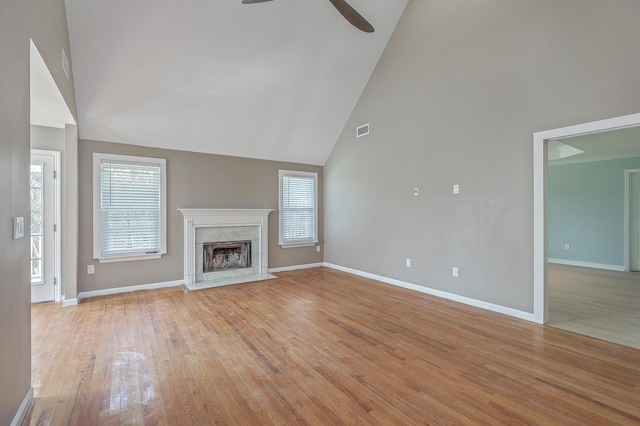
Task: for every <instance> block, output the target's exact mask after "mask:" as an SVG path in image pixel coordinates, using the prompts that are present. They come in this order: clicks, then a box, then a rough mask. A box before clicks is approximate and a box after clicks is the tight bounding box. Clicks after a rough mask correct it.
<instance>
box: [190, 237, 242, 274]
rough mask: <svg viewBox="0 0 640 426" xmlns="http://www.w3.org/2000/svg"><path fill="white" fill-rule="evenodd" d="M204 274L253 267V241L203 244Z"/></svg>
mask: <svg viewBox="0 0 640 426" xmlns="http://www.w3.org/2000/svg"><path fill="white" fill-rule="evenodd" d="M202 260H203V262H202V272H203V273H205V274H206V273H209V272H218V271H227V270H229V269H242V268H250V267H251V241H227V242H223V243H204V244H203V259H202Z"/></svg>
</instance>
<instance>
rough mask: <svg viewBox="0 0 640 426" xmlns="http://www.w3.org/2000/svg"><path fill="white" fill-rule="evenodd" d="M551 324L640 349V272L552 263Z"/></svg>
mask: <svg viewBox="0 0 640 426" xmlns="http://www.w3.org/2000/svg"><path fill="white" fill-rule="evenodd" d="M547 288H548V291H549V325H550V326H553V327H557V328H561V329H563V330H568V331H573V332H576V333H580V334H585V335H587V336H592V337H597V338H599V339H604V340H608V341H610V342H615V343H620V344H622V345H627V346H632V347H634V348H638V349H640V273H639V272H617V271H607V270H604V269H593V268H581V267H577V266H565V265H557V264H549V267H548V279H547Z"/></svg>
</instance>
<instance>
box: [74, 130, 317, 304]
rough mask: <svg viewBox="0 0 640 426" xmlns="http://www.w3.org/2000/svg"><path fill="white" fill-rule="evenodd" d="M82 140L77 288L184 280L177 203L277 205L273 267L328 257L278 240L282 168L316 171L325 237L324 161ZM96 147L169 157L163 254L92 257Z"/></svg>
mask: <svg viewBox="0 0 640 426" xmlns="http://www.w3.org/2000/svg"><path fill="white" fill-rule="evenodd" d="M78 145H79V147H78V157H79V182H80V190H79V196H80V245H79V252H80V257H79V263H78V265H79V266H78V291H79V292H82V291H93V290H101V289H108V288H114V287H126V286H132V285H141V284H151V283H160V282H166V281H174V280H182V279H183V278H184V269H183V268H184V267H183V223H184V222H183V216H182V214H181V213H180V212H179V211H178V209H179V208H243V209H250V208H271V209H274V210H275V211H274V212H272V213H271V214H270V215H269V267H270V268H277V267H283V266H293V265H303V264H309V263H317V262H322V261H323V260H324V259H323V254H324V253H317V252H316V248H315V247H302V248H287V249H283V248H281V247H279V245H278V170H279V169H288V170H302V171H311V172H317V173H318V180H319V188H318V189H319V191H318V198H319V206H318V208H319V211H318V214H319V226H318V233H319V235H320V240H321V243H322V234H323V214H322V212H323V203H322V198H323V195H322V194H323V190H322V180H323V179H322V167H319V166H310V165H302V164H292V163H281V162H275V161H265V160H252V159H246V158H237V157H227V156H220V155H211V154H199V153H193V152H185V151H175V150H165V149H153V148H145V147H139V146H133V145H124V144H114V143H107V142H96V141H88V140H80V141H79V142H78ZM94 152H104V153H111V154H124V155H139V156H145V157H161V158H166V159H167V250H168V254H166V255H164V256H162V258H161V259H157V260H144V261H132V262H117V263H103V264H100V263H99V262H98V261H96V260H93V258H92V253H93V222H92V220H93V218H92V217H93V216H92V215H93V204H92V203H93V187H92V164H93V163H92V161H93V160H92V158H93V153H94ZM88 264H93V265H95V274H93V275H88V274H87V265H88Z"/></svg>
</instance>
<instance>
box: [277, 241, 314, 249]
mask: <svg viewBox="0 0 640 426" xmlns="http://www.w3.org/2000/svg"><path fill="white" fill-rule="evenodd" d="M316 244H318V241H313V242H309V243H291V244H280V247H282V248H298V247H313V246H315V245H316Z"/></svg>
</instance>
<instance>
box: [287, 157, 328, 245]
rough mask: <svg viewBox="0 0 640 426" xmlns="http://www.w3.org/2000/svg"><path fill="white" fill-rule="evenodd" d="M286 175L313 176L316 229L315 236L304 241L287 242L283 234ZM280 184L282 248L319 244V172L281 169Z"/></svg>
mask: <svg viewBox="0 0 640 426" xmlns="http://www.w3.org/2000/svg"><path fill="white" fill-rule="evenodd" d="M285 176H286V177H305V178H309V177H311V178H313V187H314V188H313V189H314V194H313V196H314V203H313V222H314V224H313V225H314V230H313V234H314V235H313V238H312V239H309V240H304V241H292V242H286V241H285V239H284V235H283V230H284V226H283V222H284V209H283V199H282V192H283V191H282V189H283V182H284V178H285ZM278 178H279V184H278V207H279V209H280V212H279V213H280V214H279V216H280V217H279V224H280V227H279V231H278V234H279V235H278V238H279V243H280V246H281V247H282V248H294V247H309V246H314V245H316V244H318V242H319V240H318V173H316V172H303V171H296V170H280V171H279V173H278Z"/></svg>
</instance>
